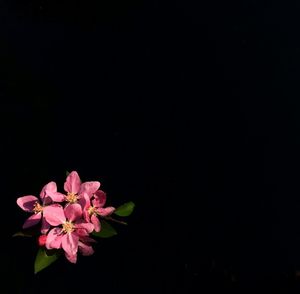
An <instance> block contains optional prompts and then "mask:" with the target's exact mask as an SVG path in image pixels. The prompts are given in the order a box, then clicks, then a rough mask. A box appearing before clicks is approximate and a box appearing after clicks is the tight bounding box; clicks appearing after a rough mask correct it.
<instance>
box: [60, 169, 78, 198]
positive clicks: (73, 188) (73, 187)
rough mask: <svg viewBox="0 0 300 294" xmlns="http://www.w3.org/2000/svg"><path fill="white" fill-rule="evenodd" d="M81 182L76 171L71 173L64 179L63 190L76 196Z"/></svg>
mask: <svg viewBox="0 0 300 294" xmlns="http://www.w3.org/2000/svg"><path fill="white" fill-rule="evenodd" d="M80 185H81V180H80V178H79V175H78V173H77V172H76V171H72V172H71V173H70V174H69V175H68V176H67V179H66V182H65V184H64V189H65V191H66V192H70V193H75V194H77V193H78V192H79V190H80Z"/></svg>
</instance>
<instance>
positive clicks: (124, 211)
mask: <svg viewBox="0 0 300 294" xmlns="http://www.w3.org/2000/svg"><path fill="white" fill-rule="evenodd" d="M134 207H135V204H134V203H133V202H132V201H130V202H127V203H124V204H123V205H121V206H119V207H118V208H117V209H116V210H115V212H114V214H116V215H118V216H129V215H131V214H132V212H133V210H134Z"/></svg>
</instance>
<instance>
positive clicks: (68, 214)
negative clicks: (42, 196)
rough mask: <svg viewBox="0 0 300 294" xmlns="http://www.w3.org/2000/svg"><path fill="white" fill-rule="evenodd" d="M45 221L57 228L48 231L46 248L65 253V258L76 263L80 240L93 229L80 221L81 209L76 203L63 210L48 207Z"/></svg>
mask: <svg viewBox="0 0 300 294" xmlns="http://www.w3.org/2000/svg"><path fill="white" fill-rule="evenodd" d="M45 213H46V214H47V221H48V222H49V224H50V225H52V226H59V225H61V226H62V227H56V228H53V229H52V230H50V232H49V233H48V235H47V241H46V248H47V249H59V248H62V249H63V250H64V251H65V256H66V258H67V259H68V260H69V261H70V262H72V263H76V260H77V251H78V246H81V243H80V238H82V237H87V235H88V234H89V233H91V232H92V231H93V229H94V226H93V225H92V224H90V223H87V222H84V220H83V219H82V208H81V206H80V205H79V204H78V203H74V204H69V205H67V206H66V207H65V208H64V209H63V208H62V207H60V206H57V207H50V206H49V207H48V208H47V210H46V211H45Z"/></svg>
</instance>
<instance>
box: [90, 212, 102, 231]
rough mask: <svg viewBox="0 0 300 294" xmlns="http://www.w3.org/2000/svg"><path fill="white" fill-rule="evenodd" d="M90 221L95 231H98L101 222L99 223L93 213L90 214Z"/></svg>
mask: <svg viewBox="0 0 300 294" xmlns="http://www.w3.org/2000/svg"><path fill="white" fill-rule="evenodd" d="M91 222H92V224H93V225H94V230H95V232H100V230H101V224H100V221H99V219H98V217H97V216H95V215H92V216H91Z"/></svg>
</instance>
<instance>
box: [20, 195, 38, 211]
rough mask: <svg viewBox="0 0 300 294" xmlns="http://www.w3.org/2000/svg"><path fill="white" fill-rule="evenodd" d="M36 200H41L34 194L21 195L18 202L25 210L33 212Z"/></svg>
mask: <svg viewBox="0 0 300 294" xmlns="http://www.w3.org/2000/svg"><path fill="white" fill-rule="evenodd" d="M36 202H38V203H39V202H40V201H39V199H38V198H36V197H35V196H32V195H28V196H23V197H19V198H18V199H17V204H18V205H19V206H20V207H21V208H22V209H23V210H25V211H28V212H32V210H33V206H34V204H35V203H36Z"/></svg>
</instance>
